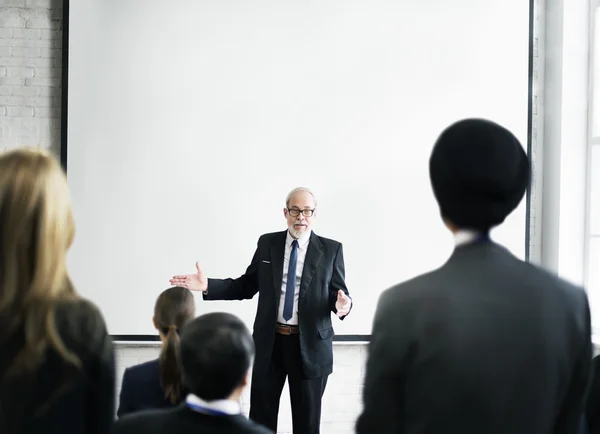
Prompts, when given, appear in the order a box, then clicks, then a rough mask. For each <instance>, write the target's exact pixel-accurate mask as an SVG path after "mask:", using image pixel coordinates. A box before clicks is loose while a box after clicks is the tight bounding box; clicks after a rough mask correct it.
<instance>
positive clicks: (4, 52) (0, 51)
mask: <svg viewBox="0 0 600 434" xmlns="http://www.w3.org/2000/svg"><path fill="white" fill-rule="evenodd" d="M11 53H12V49H11V48H10V47H0V57H8V56H10V55H11Z"/></svg>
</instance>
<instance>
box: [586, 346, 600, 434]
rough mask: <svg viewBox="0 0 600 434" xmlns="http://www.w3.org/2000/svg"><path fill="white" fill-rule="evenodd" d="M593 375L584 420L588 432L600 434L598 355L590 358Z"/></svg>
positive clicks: (599, 373)
mask: <svg viewBox="0 0 600 434" xmlns="http://www.w3.org/2000/svg"><path fill="white" fill-rule="evenodd" d="M592 366H593V375H592V381H591V383H590V390H589V394H588V399H587V403H586V421H587V425H588V427H589V433H590V434H600V356H596V357H594V359H593V360H592Z"/></svg>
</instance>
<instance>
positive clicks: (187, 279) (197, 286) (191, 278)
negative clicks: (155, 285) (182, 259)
mask: <svg viewBox="0 0 600 434" xmlns="http://www.w3.org/2000/svg"><path fill="white" fill-rule="evenodd" d="M196 270H197V271H198V272H197V273H196V274H180V275H177V276H173V277H172V278H171V280H169V282H170V283H171V285H173V286H182V287H184V288H187V289H191V290H192V291H202V292H204V291H206V290H207V289H208V279H207V278H206V276H205V275H204V273H203V272H202V270H201V269H200V265H199V264H198V262H196Z"/></svg>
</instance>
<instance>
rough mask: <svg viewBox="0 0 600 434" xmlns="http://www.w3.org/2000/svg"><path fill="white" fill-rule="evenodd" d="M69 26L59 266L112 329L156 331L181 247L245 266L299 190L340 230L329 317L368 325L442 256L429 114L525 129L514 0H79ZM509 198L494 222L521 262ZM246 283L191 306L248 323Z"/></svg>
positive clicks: (178, 268) (183, 269) (522, 57)
mask: <svg viewBox="0 0 600 434" xmlns="http://www.w3.org/2000/svg"><path fill="white" fill-rule="evenodd" d="M69 26H70V29H69V31H70V42H69V82H68V93H69V97H68V107H69V110H68V112H69V113H68V181H69V186H70V188H71V191H72V195H73V207H74V213H75V218H76V224H77V233H76V237H75V242H74V245H73V247H72V249H71V251H70V254H69V269H70V273H71V275H72V277H73V279H74V282H75V284H76V286H77V288H78V290H79V292H80V293H81V294H82V295H83V296H85V297H87V298H89V299H91V300H92V301H94V302H95V303H97V304H98V306H99V307H100V308H101V309H102V311H103V312H104V315H105V318H106V320H107V323H108V326H109V331H110V333H111V334H116V335H148V334H155V333H156V332H155V330H154V328H153V326H152V313H153V306H154V302H155V299H156V297H157V295H158V294H159V293H160V292H161V291H162V290H164V289H166V288H167V287H168V286H169V282H168V280H169V278H170V277H171V276H172V275H174V274H179V273H188V272H190V273H191V272H193V271H194V270H195V268H194V263H195V261H196V260H198V261H199V262H200V264H201V266H202V267H203V269H204V271H205V272H206V274H207V275H208V276H209V277H215V278H219V277H222V278H224V277H233V278H235V277H238V276H240V275H241V274H243V273H244V271H245V269H246V267H247V266H248V264H249V263H250V260H251V258H252V255H253V253H254V250H255V248H256V241H257V240H258V237H259V236H260V235H261V234H263V233H266V232H273V231H278V230H284V229H285V228H286V224H285V219H284V217H283V211H282V209H283V207H284V199H285V196H286V194H287V193H288V191H289V190H291V189H292V188H294V187H296V186H307V187H310V188H311V189H313V190H314V191H315V193H316V195H317V198H318V201H319V211H318V217H317V220H316V225H315V232H316V233H317V234H318V235H322V236H325V237H328V238H333V239H336V240H338V241H340V242H342V243H343V245H344V254H345V262H346V278H347V284H348V288H349V290H350V294H351V296H352V298H353V300H354V308H353V310H352V313H351V314H350V316H348V318H346V320H344V321H338V320H335V321H334V328H335V330H336V333H337V334H338V335H368V334H370V332H371V324H372V319H373V315H374V311H375V307H376V304H377V299H378V297H379V295H380V294H381V292H382V291H383V290H385V289H386V288H388V287H389V286H391V285H393V284H395V283H397V282H400V281H403V280H406V279H409V278H411V277H414V276H415V275H417V274H420V273H423V272H426V271H429V270H431V269H433V268H436V267H438V266H440V265H441V264H442V263H443V262H444V261H445V260H446V259H447V258H448V257H449V255H450V254H451V252H452V249H453V239H452V236H451V234H450V233H449V232H448V231H447V230H446V229H445V228H444V226H443V225H442V222H441V220H440V217H439V212H438V209H437V206H436V203H435V201H434V198H433V194H432V191H431V187H430V183H429V176H428V159H429V154H430V152H431V149H432V146H433V143H434V141H435V139H436V138H437V136H438V135H439V133H440V132H441V130H442V129H443V128H445V127H446V126H447V125H449V124H450V123H452V122H454V121H456V120H458V119H460V118H464V117H484V118H490V119H492V120H495V121H497V122H499V123H501V124H503V125H505V126H506V127H507V128H509V129H510V130H512V131H513V132H514V133H515V134H516V136H517V137H518V138H519V139H520V140H521V141H522V143H523V145H524V146H525V144H526V142H527V134H528V133H527V116H528V56H529V53H528V47H529V5H528V2H526V1H523V0H486V1H481V0H458V1H453V2H447V1H442V0H428V1H423V0H412V1H409V0H404V1H389V0H387V1H385V0H369V1H365V0H344V1H342V0H307V1H303V2H299V1H289V0H277V1H276V0H255V1H247V0H243V1H242V0H218V1H217V0H212V1H206V0H204V1H195V2H193V1H189V0H170V1H169V2H164V1H158V0H143V1H142V0H78V1H76V2H71V6H70V19H69ZM525 210H526V205H525V201H523V202H522V203H521V205H520V207H519V208H518V209H517V210H516V211H515V212H514V213H513V215H512V216H511V217H510V218H509V219H508V220H507V221H506V223H505V225H504V226H502V227H501V228H499V229H498V230H496V231H495V232H494V233H493V234H492V235H493V238H494V239H495V240H497V241H498V242H501V243H503V244H505V245H506V246H507V247H508V248H509V249H510V250H511V251H512V252H514V253H515V254H516V255H517V256H519V257H521V258H524V251H525V243H526V240H525V237H526V235H525V230H526V229H525V228H526V217H525V215H526V212H525ZM257 298H258V297H255V299H254V300H250V301H243V302H239V301H235V302H204V301H202V299H201V297H199V296H198V297H197V299H198V302H197V306H198V308H197V310H198V313H199V314H201V313H205V312H210V311H215V310H220V311H228V312H232V313H234V314H237V315H239V316H240V317H241V318H243V320H244V321H246V323H247V324H248V326H249V327H252V324H253V321H254V315H255V312H256V300H257ZM334 319H335V318H334Z"/></svg>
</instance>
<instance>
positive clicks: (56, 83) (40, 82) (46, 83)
mask: <svg viewBox="0 0 600 434" xmlns="http://www.w3.org/2000/svg"><path fill="white" fill-rule="evenodd" d="M25 86H43V87H60V79H57V78H28V79H27V80H25Z"/></svg>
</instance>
